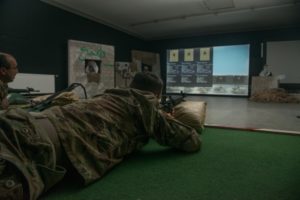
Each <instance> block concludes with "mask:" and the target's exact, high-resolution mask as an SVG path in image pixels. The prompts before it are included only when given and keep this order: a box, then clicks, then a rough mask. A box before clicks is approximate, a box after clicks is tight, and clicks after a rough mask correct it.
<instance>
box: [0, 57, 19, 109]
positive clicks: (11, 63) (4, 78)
mask: <svg viewBox="0 0 300 200" xmlns="http://www.w3.org/2000/svg"><path fill="white" fill-rule="evenodd" d="M17 66H18V63H17V61H16V59H15V58H14V57H13V56H12V55H10V54H7V53H1V52H0V109H1V110H2V109H7V108H8V106H9V103H8V100H7V93H8V85H7V84H8V83H9V82H12V81H13V80H14V79H15V76H16V74H17V73H18V67H17Z"/></svg>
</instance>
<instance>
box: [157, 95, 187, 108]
mask: <svg viewBox="0 0 300 200" xmlns="http://www.w3.org/2000/svg"><path fill="white" fill-rule="evenodd" d="M180 95H181V96H180V97H178V98H173V97H172V96H166V95H163V96H162V99H161V101H160V106H159V108H160V109H161V110H163V111H165V112H167V113H172V111H173V108H174V107H175V106H176V105H178V104H180V103H181V102H183V101H185V100H184V98H185V94H184V93H183V92H182V91H181V92H180Z"/></svg>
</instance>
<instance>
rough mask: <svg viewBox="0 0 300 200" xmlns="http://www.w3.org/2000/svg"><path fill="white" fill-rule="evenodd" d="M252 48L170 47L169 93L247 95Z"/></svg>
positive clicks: (246, 46) (244, 46)
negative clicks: (250, 50) (250, 49)
mask: <svg viewBox="0 0 300 200" xmlns="http://www.w3.org/2000/svg"><path fill="white" fill-rule="evenodd" d="M249 47H250V46H249V44H243V45H232V46H215V47H199V48H189V49H169V50H167V74H166V76H167V77H166V93H168V94H172V93H180V92H181V91H182V92H184V93H186V94H212V95H237V96H247V95H248V83H249V81H248V80H249Z"/></svg>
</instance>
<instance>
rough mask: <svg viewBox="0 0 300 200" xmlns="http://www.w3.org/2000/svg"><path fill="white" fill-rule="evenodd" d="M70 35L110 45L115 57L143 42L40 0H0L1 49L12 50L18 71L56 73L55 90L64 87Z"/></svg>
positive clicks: (124, 56) (142, 45)
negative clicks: (113, 49) (17, 64)
mask: <svg viewBox="0 0 300 200" xmlns="http://www.w3.org/2000/svg"><path fill="white" fill-rule="evenodd" d="M69 39H73V40H80V41H87V42H95V43H101V44H108V45H113V46H114V47H115V60H116V61H131V50H132V49H136V50H147V45H146V42H145V41H143V40H140V39H138V38H135V37H132V36H129V35H128V34H125V33H122V32H120V31H117V30H114V29H112V28H109V27H107V26H104V25H101V24H99V23H96V22H93V21H91V20H88V19H85V18H83V17H79V16H76V15H74V14H72V13H69V12H66V11H64V10H61V9H58V8H55V7H53V6H51V5H48V4H46V3H43V2H41V1H39V0H25V1H24V0H1V1H0V51H1V52H8V53H11V54H13V55H14V56H15V57H16V58H17V61H18V63H19V69H20V72H21V73H39V74H56V75H58V76H57V78H56V90H61V89H63V88H65V87H67V84H68V74H67V73H68V63H67V62H68V61H67V56H68V55H67V51H68V49H67V41H68V40H69Z"/></svg>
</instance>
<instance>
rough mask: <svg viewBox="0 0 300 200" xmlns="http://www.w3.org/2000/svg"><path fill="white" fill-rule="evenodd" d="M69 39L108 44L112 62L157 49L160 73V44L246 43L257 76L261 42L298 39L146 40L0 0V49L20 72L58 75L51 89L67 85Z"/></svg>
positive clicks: (294, 34) (270, 35) (293, 35)
mask: <svg viewBox="0 0 300 200" xmlns="http://www.w3.org/2000/svg"><path fill="white" fill-rule="evenodd" d="M69 39H73V40H80V41H87V42H95V43H101V44H108V45H113V46H114V47H115V60H116V61H131V50H133V49H135V50H145V51H152V52H157V53H159V54H160V58H161V72H162V77H163V78H164V77H165V72H166V71H165V69H166V49H171V48H188V47H203V46H219V45H233V44H245V43H250V44H251V49H250V75H258V74H259V72H260V71H261V69H262V66H263V65H264V63H265V61H266V58H265V56H263V57H261V52H260V51H261V44H262V43H263V44H265V42H267V41H276V40H278V41H280V40H299V39H300V27H298V28H289V29H288V28H286V29H278V30H268V31H256V32H255V31H253V32H245V33H227V34H215V35H208V36H195V37H188V38H179V39H168V40H157V41H148V42H147V41H143V40H140V39H138V38H135V37H133V36H129V35H128V34H125V33H122V32H120V31H117V30H114V29H112V28H109V27H107V26H104V25H101V24H99V23H96V22H93V21H91V20H88V19H85V18H83V17H80V16H76V15H74V14H72V13H69V12H66V11H64V10H61V9H59V8H55V7H53V6H50V5H48V4H46V3H43V2H41V1H39V0H0V51H3V52H8V53H11V54H13V55H14V56H15V57H16V58H17V60H18V63H19V68H20V71H21V72H23V73H40V74H56V75H58V77H57V78H56V90H61V89H63V88H65V87H66V86H67V84H68V80H67V79H68V74H67V73H68V63H67V41H68V40H69ZM263 46H264V51H265V45H263ZM263 55H265V52H264V54H263Z"/></svg>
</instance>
